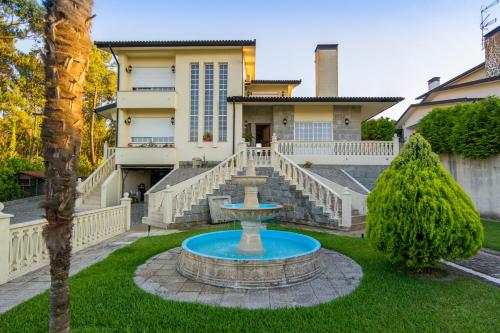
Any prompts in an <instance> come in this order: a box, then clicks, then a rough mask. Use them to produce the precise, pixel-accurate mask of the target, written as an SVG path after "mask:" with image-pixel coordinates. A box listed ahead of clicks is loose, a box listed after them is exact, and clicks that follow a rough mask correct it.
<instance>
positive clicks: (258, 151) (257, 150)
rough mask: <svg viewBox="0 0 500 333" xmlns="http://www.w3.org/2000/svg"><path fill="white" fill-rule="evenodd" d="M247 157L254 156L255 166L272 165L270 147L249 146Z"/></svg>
mask: <svg viewBox="0 0 500 333" xmlns="http://www.w3.org/2000/svg"><path fill="white" fill-rule="evenodd" d="M246 150H247V158H250V156H251V157H252V158H253V160H254V163H255V166H271V148H270V147H248V148H247V149H246Z"/></svg>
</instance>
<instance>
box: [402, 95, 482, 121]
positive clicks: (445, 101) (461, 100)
mask: <svg viewBox="0 0 500 333" xmlns="http://www.w3.org/2000/svg"><path fill="white" fill-rule="evenodd" d="M482 99H483V98H469V97H463V98H453V99H443V100H441V101H433V102H421V103H415V104H410V105H409V106H408V108H407V109H406V110H405V112H403V114H402V115H401V117H399V119H398V121H397V122H396V127H397V126H400V125H402V124H400V122H402V121H403V120H405V119H406V118H407V117H408V116H410V114H411V112H410V111H411V110H412V109H413V108H415V107H418V106H433V105H443V104H458V103H470V102H477V101H480V100H482Z"/></svg>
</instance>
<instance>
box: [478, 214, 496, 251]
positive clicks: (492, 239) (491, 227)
mask: <svg viewBox="0 0 500 333" xmlns="http://www.w3.org/2000/svg"><path fill="white" fill-rule="evenodd" d="M482 222H483V226H484V244H483V247H487V248H489V249H493V250H497V251H500V222H495V221H487V220H482Z"/></svg>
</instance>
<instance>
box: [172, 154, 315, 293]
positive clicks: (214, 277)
mask: <svg viewBox="0 0 500 333" xmlns="http://www.w3.org/2000/svg"><path fill="white" fill-rule="evenodd" d="M233 180H234V182H235V183H237V184H239V185H242V186H244V189H245V196H244V200H243V203H237V204H226V205H223V206H222V207H221V208H222V209H223V210H225V211H227V213H228V214H230V216H232V217H233V219H235V220H239V221H241V228H242V230H241V231H239V230H238V231H220V232H211V233H206V234H202V235H198V236H194V237H191V238H188V239H186V240H185V241H184V242H183V243H182V250H181V253H180V256H179V261H178V263H177V270H178V272H179V273H181V274H182V275H184V276H186V277H188V278H190V279H192V280H195V281H199V282H203V283H207V284H211V285H215V286H221V287H233V288H269V287H277V286H279V287H282V286H289V285H293V284H296V283H301V282H304V281H307V280H309V279H312V278H314V277H316V275H317V274H318V273H319V272H320V270H321V263H320V253H319V250H320V247H321V246H320V244H319V242H318V241H317V240H315V239H314V238H311V237H308V236H304V235H301V234H297V233H293V232H285V231H276V230H266V227H265V225H264V224H263V223H262V221H264V220H266V219H269V218H272V217H273V216H275V215H276V213H277V211H278V210H280V209H282V208H283V206H282V205H279V204H275V203H264V204H261V203H259V201H258V197H257V194H258V188H257V186H258V185H262V184H264V183H265V182H266V180H267V177H266V176H257V175H256V174H255V164H254V160H253V159H252V158H251V157H250V158H249V159H248V161H247V169H246V174H245V175H244V176H235V177H233Z"/></svg>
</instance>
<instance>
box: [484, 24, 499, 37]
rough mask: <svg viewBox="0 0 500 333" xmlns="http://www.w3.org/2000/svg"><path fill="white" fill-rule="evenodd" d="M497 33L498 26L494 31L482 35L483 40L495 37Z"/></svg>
mask: <svg viewBox="0 0 500 333" xmlns="http://www.w3.org/2000/svg"><path fill="white" fill-rule="evenodd" d="M498 32H500V25H499V26H498V27H496V28H495V29H493V30H491V31H490V32H488V33H486V34H485V35H484V38H489V37H491V36H493V35H495V34H496V33H498Z"/></svg>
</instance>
